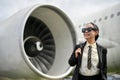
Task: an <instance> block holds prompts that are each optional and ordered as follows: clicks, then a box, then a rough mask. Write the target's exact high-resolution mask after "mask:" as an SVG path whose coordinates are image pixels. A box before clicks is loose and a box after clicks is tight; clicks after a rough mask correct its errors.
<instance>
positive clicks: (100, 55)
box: [96, 44, 102, 68]
mask: <svg viewBox="0 0 120 80" xmlns="http://www.w3.org/2000/svg"><path fill="white" fill-rule="evenodd" d="M96 45H97V51H98V57H99V63H98V68H100V65H101V64H102V54H101V48H100V46H99V45H98V44H96Z"/></svg>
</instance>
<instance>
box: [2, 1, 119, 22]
mask: <svg viewBox="0 0 120 80" xmlns="http://www.w3.org/2000/svg"><path fill="white" fill-rule="evenodd" d="M118 3H120V0H0V10H1V11H0V21H2V20H5V19H7V18H8V17H9V16H11V15H13V14H14V13H16V12H17V11H19V10H21V9H23V8H25V7H28V6H32V5H34V4H41V5H43V4H50V5H55V6H57V7H58V8H60V9H62V10H63V11H64V12H65V13H66V14H67V15H68V16H69V17H70V18H71V19H72V20H73V21H75V22H78V20H79V19H80V18H81V17H83V16H86V15H88V14H92V13H95V12H97V11H100V10H103V9H104V8H107V7H109V6H112V5H115V4H118ZM78 18H79V19H78Z"/></svg>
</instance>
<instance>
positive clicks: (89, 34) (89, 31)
mask: <svg viewBox="0 0 120 80" xmlns="http://www.w3.org/2000/svg"><path fill="white" fill-rule="evenodd" d="M83 29H84V30H83V35H84V38H85V39H86V40H90V39H94V40H95V36H96V35H98V31H95V30H94V29H95V28H94V26H93V25H92V24H90V23H89V24H86V26H85V27H84V28H83Z"/></svg>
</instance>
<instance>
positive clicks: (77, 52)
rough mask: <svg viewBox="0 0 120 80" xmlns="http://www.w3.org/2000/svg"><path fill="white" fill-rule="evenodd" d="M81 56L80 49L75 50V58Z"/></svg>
mask: <svg viewBox="0 0 120 80" xmlns="http://www.w3.org/2000/svg"><path fill="white" fill-rule="evenodd" d="M79 54H81V48H78V49H76V51H75V58H78V55H79Z"/></svg>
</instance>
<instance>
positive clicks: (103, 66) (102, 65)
mask: <svg viewBox="0 0 120 80" xmlns="http://www.w3.org/2000/svg"><path fill="white" fill-rule="evenodd" d="M85 45H86V42H85V43H82V44H79V45H76V46H75V48H74V51H73V53H72V55H71V57H70V59H69V61H68V63H69V65H70V66H75V65H76V68H75V70H74V73H73V78H72V80H78V75H79V69H80V67H81V60H82V54H83V49H84V46H85ZM96 45H97V50H98V57H99V63H98V66H97V67H98V68H99V69H100V74H99V75H100V76H101V78H102V80H107V55H106V54H107V49H106V48H104V47H102V46H100V45H99V44H96ZM77 48H81V55H79V56H78V58H77V59H76V58H75V50H76V49H77Z"/></svg>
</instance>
